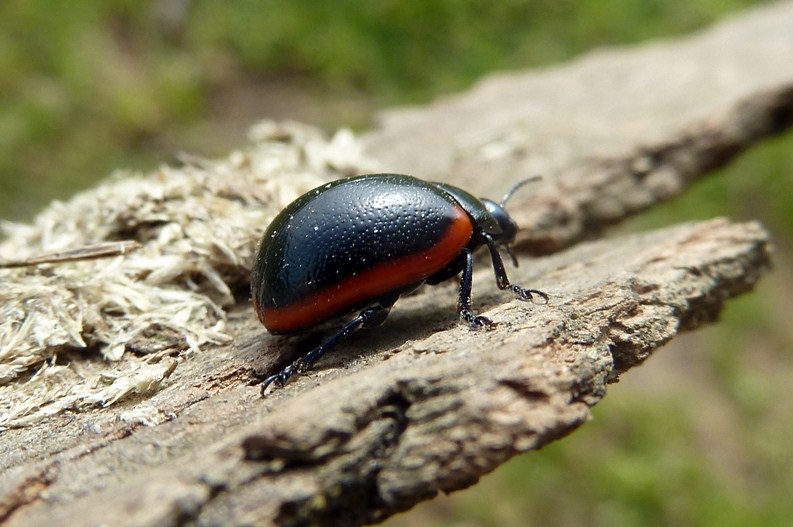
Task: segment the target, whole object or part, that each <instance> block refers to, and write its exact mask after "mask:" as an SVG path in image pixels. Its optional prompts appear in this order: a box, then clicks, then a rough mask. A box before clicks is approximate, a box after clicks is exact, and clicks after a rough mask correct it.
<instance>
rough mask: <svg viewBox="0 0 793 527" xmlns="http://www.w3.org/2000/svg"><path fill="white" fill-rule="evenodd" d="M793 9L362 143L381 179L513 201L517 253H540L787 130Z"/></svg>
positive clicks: (531, 79) (494, 97) (557, 73)
mask: <svg viewBox="0 0 793 527" xmlns="http://www.w3.org/2000/svg"><path fill="white" fill-rule="evenodd" d="M791 20H793V3H791V2H784V3H779V4H777V5H774V6H773V7H770V8H765V9H759V10H756V11H753V12H749V13H746V14H744V15H742V16H740V17H736V18H733V19H728V20H726V21H725V22H723V23H720V24H718V25H716V26H715V27H713V28H711V29H709V30H707V31H705V32H703V33H700V34H696V35H693V36H690V37H686V38H681V39H679V40H675V41H672V42H656V43H649V44H645V45H643V46H641V47H639V48H633V49H631V48H629V49H622V50H616V51H615V50H608V51H599V52H595V53H590V54H588V55H586V56H584V57H582V58H580V59H578V60H576V61H574V62H573V63H572V64H569V65H565V66H562V67H552V68H548V69H546V70H543V71H539V72H537V71H531V72H522V73H503V74H500V75H491V76H489V77H488V78H486V79H485V80H483V81H482V82H480V83H479V84H478V85H476V86H475V87H474V88H472V89H471V90H470V91H468V92H466V93H463V94H460V95H455V96H451V97H445V98H442V99H440V100H439V101H437V102H435V103H434V104H431V105H429V106H427V107H419V108H415V109H410V108H408V109H396V110H390V111H387V112H384V113H383V114H382V115H381V117H380V126H378V127H377V128H376V129H375V130H373V131H372V132H370V133H369V134H367V135H366V136H365V137H364V142H365V144H366V152H367V153H368V154H370V155H371V156H372V157H374V158H375V159H377V160H378V161H380V162H381V163H382V166H383V167H385V168H387V169H388V170H394V171H397V172H404V173H407V174H417V175H418V174H420V175H423V176H425V177H428V178H438V179H453V180H454V181H456V182H457V183H459V184H460V185H461V186H463V187H464V188H468V189H474V190H475V191H477V192H479V193H480V194H482V195H492V194H494V193H496V192H498V191H499V190H500V189H505V188H506V186H507V185H505V184H502V185H497V184H494V182H500V181H515V180H517V179H520V178H522V177H526V176H529V175H532V174H541V175H542V176H543V183H541V184H539V185H535V186H533V187H532V190H531V192H522V193H519V194H518V195H517V196H515V198H514V201H513V202H512V203H511V207H514V208H515V209H517V210H518V212H517V213H516V218H517V220H518V223H519V224H520V225H522V226H524V227H527V228H526V229H524V230H523V231H522V232H521V234H520V237H519V245H520V246H521V247H522V248H523V249H525V250H529V251H531V252H533V253H535V254H546V253H548V252H552V251H555V250H558V249H559V248H560V247H566V246H568V245H570V244H571V243H574V242H576V241H578V240H581V239H583V238H587V237H592V236H594V235H597V234H598V233H600V231H601V230H602V229H603V227H605V226H607V225H611V224H614V223H616V222H619V221H621V220H623V219H625V218H626V217H628V216H631V215H634V214H636V213H637V212H640V211H642V210H644V209H646V208H647V207H650V206H653V205H654V204H656V203H659V202H662V201H666V200H668V199H670V198H672V197H674V196H676V195H678V194H680V193H681V192H682V191H684V190H685V189H686V188H687V187H688V186H689V185H690V184H691V183H692V182H693V181H694V180H697V179H699V178H701V177H703V176H705V175H707V174H709V173H710V172H711V171H712V170H713V169H714V168H717V167H719V166H721V165H723V164H725V163H728V162H729V161H730V160H732V159H733V158H734V157H735V156H736V155H738V154H740V153H741V152H743V151H745V150H746V148H748V147H750V146H751V145H752V144H753V143H755V142H756V141H758V140H760V139H762V138H763V137H766V136H769V135H774V134H778V133H780V132H781V131H783V130H786V129H788V128H790V126H791V124H793V66H792V65H791V60H790V57H793V32H791V31H790V21H791Z"/></svg>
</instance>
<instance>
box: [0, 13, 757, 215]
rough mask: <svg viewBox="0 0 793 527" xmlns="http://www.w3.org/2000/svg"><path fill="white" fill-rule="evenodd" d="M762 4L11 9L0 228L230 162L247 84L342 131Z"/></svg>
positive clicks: (0, 143)
mask: <svg viewBox="0 0 793 527" xmlns="http://www.w3.org/2000/svg"><path fill="white" fill-rule="evenodd" d="M753 3H758V2H757V1H756V0H755V1H751V0H740V1H739V0H732V1H724V0H722V1H718V2H717V1H715V0H692V1H690V2H685V3H681V2H671V1H663V0H653V1H649V0H646V1H642V2H635V1H631V0H582V1H580V2H558V1H550V0H537V1H518V0H506V1H502V2H483V1H482V0H459V1H452V0H431V1H425V0H406V1H401V2H393V1H386V2H352V1H349V0H334V1H331V0H313V1H307V0H293V1H289V2H287V1H281V0H270V1H258V0H239V1H236V2H214V1H209V0H196V1H194V2H186V3H185V4H184V5H186V6H187V8H186V10H185V11H183V12H180V11H179V10H178V6H179V5H180V3H179V2H168V1H163V2H153V1H149V2H140V1H133V0H81V1H79V2H72V1H69V0H26V1H7V2H1V3H0V93H2V94H3V96H2V98H0V217H3V218H23V217H29V216H30V215H31V214H32V212H33V211H34V210H36V209H37V208H38V207H40V206H41V204H42V203H44V202H45V201H47V200H49V199H52V198H55V197H66V196H68V195H69V194H71V193H72V192H74V191H76V190H78V189H80V188H84V187H87V186H90V185H91V184H92V183H93V182H95V181H96V180H97V179H99V178H101V177H104V176H106V175H107V174H108V173H109V172H110V171H111V170H112V169H113V168H115V167H125V168H136V167H140V168H151V167H153V166H154V165H156V164H157V163H158V162H162V161H165V160H168V159H169V158H170V156H171V155H172V154H173V153H174V151H177V150H180V149H191V148H193V146H194V145H200V147H201V148H203V149H205V150H207V152H206V153H207V154H209V155H214V154H219V153H222V152H223V150H224V149H225V148H228V147H229V146H231V144H233V142H234V140H235V139H236V138H238V137H239V135H241V134H238V135H236V136H232V138H229V137H227V136H228V134H227V133H225V132H226V130H227V128H226V127H224V126H222V123H223V122H224V120H225V119H227V118H228V115H227V114H228V111H230V110H229V109H228V108H227V106H228V104H226V103H227V101H224V100H223V94H225V93H236V92H235V88H236V87H238V86H240V85H244V86H248V87H252V90H249V91H248V92H247V93H248V97H250V98H251V99H253V100H252V101H251V102H250V107H252V108H254V111H255V108H257V100H256V99H257V98H258V99H261V101H264V100H266V99H267V98H268V96H269V93H271V90H269V89H268V87H269V86H270V85H272V84H274V83H275V84H277V85H279V86H284V85H286V86H287V87H289V86H291V87H292V88H293V89H296V90H300V91H304V92H307V93H308V94H309V96H310V97H311V98H312V100H316V101H318V103H317V104H318V105H319V106H320V107H321V106H323V105H324V106H326V107H328V108H329V110H327V112H328V113H329V114H330V115H332V116H333V117H332V122H328V120H327V119H323V118H322V117H321V116H317V119H316V120H317V121H318V122H322V123H323V124H326V125H328V126H340V125H349V124H361V122H362V119H361V118H360V117H359V116H353V115H345V112H344V110H336V111H333V110H332V109H330V108H332V107H334V106H335V103H336V102H337V101H338V100H340V99H341V100H363V101H368V103H367V104H368V105H369V106H368V107H370V108H374V107H376V106H383V105H387V104H396V103H404V102H421V101H426V100H428V99H429V98H430V97H432V96H433V95H435V94H439V93H445V92H449V91H454V90H460V89H463V88H465V87H466V86H468V85H470V84H471V83H472V82H473V81H474V80H476V79H478V78H480V77H481V76H483V75H484V74H486V73H488V72H491V71H494V70H498V69H507V68H526V67H529V66H536V65H540V64H549V63H552V62H558V61H561V60H564V59H567V58H569V57H572V56H574V55H576V54H578V53H581V52H584V51H586V50H588V49H591V48H592V47H597V46H604V45H613V44H624V43H632V42H637V41H641V40H644V39H647V38H651V37H656V36H661V35H669V34H677V33H682V32H687V31H691V30H693V29H695V28H697V27H700V26H702V25H705V24H706V23H708V22H710V21H713V20H714V19H716V18H717V17H719V16H722V15H723V14H725V13H728V12H732V11H736V10H738V9H740V8H742V7H745V6H747V5H750V4H753ZM167 6H171V7H174V6H176V7H177V9H176V10H173V9H171V10H170V11H168V9H167ZM287 90H288V88H287ZM283 91H284V90H281V93H283ZM251 92H252V93H251ZM261 101H259V102H261ZM321 111H322V110H321V109H320V110H318V112H321ZM241 113H243V114H245V115H246V116H247V115H249V113H250V112H245V111H243V112H241ZM261 117H264V115H261ZM251 118H252V116H251ZM218 122H220V123H221V125H217V126H216V125H215V124H217V123H218ZM203 123H208V124H203ZM213 123H214V124H213ZM238 126H239V127H243V128H244V126H245V125H244V124H240V125H238ZM197 130H198V131H197ZM197 134H199V135H201V138H200V139H199V140H196V138H195V136H196V135H197Z"/></svg>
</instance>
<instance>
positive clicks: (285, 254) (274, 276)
mask: <svg viewBox="0 0 793 527" xmlns="http://www.w3.org/2000/svg"><path fill="white" fill-rule="evenodd" d="M534 179H535V178H530V179H528V180H524V181H521V182H519V183H518V184H517V185H515V186H514V187H513V188H512V189H510V190H509V192H507V194H506V195H505V196H504V198H503V199H502V200H501V202H500V203H495V202H494V201H491V200H489V199H484V198H483V199H477V198H475V197H474V196H472V195H471V194H469V193H468V192H466V191H464V190H462V189H460V188H457V187H454V186H452V185H448V184H445V183H433V182H427V181H423V180H421V179H418V178H415V177H412V176H406V175H400V174H371V175H364V176H353V177H347V178H343V179H339V180H336V181H333V182H331V183H327V184H325V185H322V186H320V187H318V188H315V189H314V190H311V191H309V192H308V193H306V194H304V195H302V196H301V197H299V198H297V199H296V200H295V201H293V202H292V203H291V204H290V205H288V206H287V207H286V208H285V209H284V210H283V211H281V212H280V213H279V214H278V215H277V216H276V217H275V219H273V221H272V223H271V224H270V226H269V227H268V228H267V230H266V231H265V233H264V236H263V237H262V240H261V242H260V244H259V248H258V251H257V254H256V258H255V261H254V265H253V270H252V273H251V296H252V301H253V307H254V310H255V312H256V315H257V316H258V318H259V320H260V321H261V322H262V324H264V327H265V328H266V329H267V330H268V331H269V332H270V333H272V334H275V335H286V334H292V333H298V332H302V331H305V330H310V329H312V328H316V326H318V325H319V324H322V323H324V322H326V321H328V320H332V319H336V318H340V317H343V316H345V315H349V314H351V313H357V315H355V316H354V317H353V318H352V319H351V320H349V321H347V322H346V323H345V324H344V325H343V326H342V327H341V329H340V330H338V332H337V333H335V334H334V335H332V336H331V337H330V338H328V339H327V340H325V341H323V342H322V343H321V344H320V345H319V346H317V347H316V348H314V349H312V350H311V351H309V352H308V353H307V354H305V355H303V356H302V357H300V358H298V359H297V360H296V361H294V362H293V363H292V364H290V365H288V366H286V367H285V368H283V369H282V370H281V371H279V372H278V373H276V374H275V375H271V376H269V377H267V378H266V379H265V380H264V381H263V382H262V388H261V390H262V395H264V394H265V392H266V390H267V388H268V387H269V386H270V385H273V384H274V385H275V386H282V385H283V384H284V383H286V381H287V380H288V379H289V378H290V377H292V376H293V375H295V374H297V373H300V372H303V371H305V370H307V369H308V368H310V367H311V365H312V364H313V363H314V362H316V361H317V359H319V358H320V357H322V356H323V355H324V354H325V353H327V352H328V351H329V350H331V349H332V348H333V347H334V346H336V345H337V344H338V343H339V342H340V341H342V340H343V339H344V338H346V337H347V336H348V335H350V334H351V333H353V332H354V331H356V330H358V329H360V328H370V327H375V326H378V325H380V324H382V323H383V322H384V321H385V319H386V317H387V316H388V312H389V310H390V309H391V306H393V304H394V303H395V302H396V301H397V299H398V298H399V297H400V296H401V295H404V294H406V293H408V292H410V291H413V290H414V289H416V288H417V287H419V286H420V285H422V284H425V283H426V284H430V285H435V284H438V283H440V282H442V281H444V280H447V279H450V278H452V277H454V276H457V275H460V274H461V273H462V276H461V283H460V290H459V299H458V302H457V313H458V315H459V317H460V319H461V320H463V321H465V322H466V323H467V324H468V325H469V326H470V327H471V328H473V329H479V328H486V329H490V328H492V327H494V326H495V323H494V322H493V321H491V320H490V319H489V318H487V317H484V316H481V315H476V314H475V313H474V312H473V311H472V309H471V277H472V269H473V252H474V251H475V250H476V249H478V248H479V247H481V246H482V245H485V246H487V248H488V250H489V252H490V257H491V260H492V263H493V269H494V271H495V275H496V283H497V284H498V287H499V289H508V290H510V291H512V292H513V293H514V294H515V295H517V297H518V298H520V299H523V300H532V299H533V298H534V296H535V295H536V296H537V297H540V298H542V299H543V300H544V301H545V302H547V301H548V295H546V294H545V293H543V292H542V291H538V290H536V289H525V288H523V287H520V286H518V285H514V284H511V283H510V281H509V279H508V278H507V273H506V271H505V270H504V264H503V262H502V260H501V255H500V254H499V251H498V250H499V248H500V247H501V248H504V249H505V250H506V251H507V252H508V253H509V255H510V256H511V257H512V260H513V262H514V263H515V265H517V260H516V259H515V257H514V255H513V254H512V253H511V252H509V244H510V243H512V242H513V241H514V239H515V235H516V234H517V230H518V227H517V224H516V223H515V222H514V221H513V220H512V218H511V217H510V216H509V214H507V212H506V211H505V210H504V205H505V204H506V202H507V200H508V199H509V198H510V197H511V196H512V194H513V192H514V191H515V190H516V189H517V188H519V187H520V186H522V185H523V184H524V183H527V182H528V181H533V180H534Z"/></svg>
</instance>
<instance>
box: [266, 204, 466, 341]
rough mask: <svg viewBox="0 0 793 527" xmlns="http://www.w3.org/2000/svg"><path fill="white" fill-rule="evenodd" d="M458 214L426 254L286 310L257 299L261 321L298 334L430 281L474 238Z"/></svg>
mask: <svg viewBox="0 0 793 527" xmlns="http://www.w3.org/2000/svg"><path fill="white" fill-rule="evenodd" d="M455 213H456V214H455V217H454V218H453V219H452V223H451V225H450V226H449V227H448V229H447V230H446V232H444V233H443V235H442V236H441V238H440V240H438V243H436V244H435V245H433V246H432V247H431V248H429V249H427V250H426V251H422V252H419V253H415V254H411V255H408V256H404V257H402V258H397V259H394V260H393V261H391V262H386V263H382V264H380V265H378V266H377V267H375V268H374V269H369V270H367V271H364V272H361V273H358V274H357V275H355V276H351V277H349V278H347V279H345V280H342V281H341V282H339V283H337V284H334V285H332V286H330V287H328V288H326V289H324V290H322V291H320V292H318V293H315V294H314V295H312V296H310V297H309V298H307V299H304V300H302V301H300V302H296V303H294V304H292V305H289V306H286V307H281V308H268V307H262V306H260V305H259V304H258V302H257V301H256V299H255V298H254V308H255V309H256V314H257V315H258V317H259V320H261V322H262V324H264V327H266V328H267V329H268V330H269V331H271V332H273V333H289V332H293V331H298V330H301V329H305V328H308V327H311V326H313V325H316V324H318V323H320V322H323V321H324V320H327V319H328V318H331V317H333V316H334V315H337V314H339V313H343V312H344V311H346V310H347V309H348V308H349V307H351V306H354V305H355V304H358V303H360V302H362V301H365V300H367V299H376V298H377V297H378V296H380V295H384V294H386V293H389V292H391V291H394V290H395V289H399V288H400V287H402V286H406V285H409V284H413V283H416V282H420V281H422V280H424V279H426V278H428V277H429V276H431V275H432V274H434V273H436V272H438V271H440V270H441V269H443V268H444V267H445V266H446V265H447V264H449V263H450V262H451V261H452V260H453V259H454V258H455V257H456V256H457V255H458V254H460V251H461V250H462V248H463V247H465V246H466V245H467V244H468V241H469V240H470V239H471V236H472V235H473V232H474V225H473V222H472V221H471V218H470V216H468V213H466V212H465V211H464V210H463V209H462V208H461V207H459V206H455Z"/></svg>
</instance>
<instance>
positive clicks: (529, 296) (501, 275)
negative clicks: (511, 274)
mask: <svg viewBox="0 0 793 527" xmlns="http://www.w3.org/2000/svg"><path fill="white" fill-rule="evenodd" d="M484 238H485V243H486V244H487V249H488V251H490V259H491V260H492V261H493V271H494V272H495V273H496V284H497V285H498V288H499V289H509V290H510V291H512V292H513V293H515V295H517V297H518V298H520V299H521V300H534V295H537V296H539V297H541V298H542V299H543V302H542V303H543V304H547V303H548V295H547V294H546V293H543V292H542V291H539V290H537V289H526V288H524V287H521V286H519V285H515V284H511V283H510V282H509V278H508V277H507V271H506V270H505V269H504V261H503V260H502V259H501V254H499V252H498V247H496V242H495V240H493V237H492V236H490V235H489V234H484Z"/></svg>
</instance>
